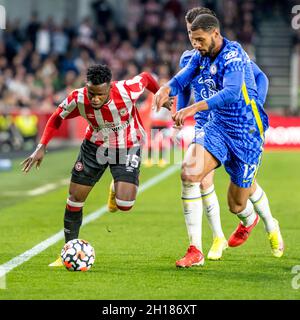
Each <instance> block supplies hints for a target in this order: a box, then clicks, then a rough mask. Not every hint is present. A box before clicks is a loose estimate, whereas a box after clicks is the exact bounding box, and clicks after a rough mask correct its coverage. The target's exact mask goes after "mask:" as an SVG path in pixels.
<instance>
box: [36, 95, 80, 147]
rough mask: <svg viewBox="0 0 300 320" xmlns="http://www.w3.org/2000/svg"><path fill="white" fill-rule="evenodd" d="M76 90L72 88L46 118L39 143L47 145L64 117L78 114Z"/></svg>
mask: <svg viewBox="0 0 300 320" xmlns="http://www.w3.org/2000/svg"><path fill="white" fill-rule="evenodd" d="M77 97H78V91H76V90H74V91H73V92H72V93H71V94H70V95H69V96H68V97H67V98H66V99H65V100H64V101H63V102H62V103H61V104H60V105H59V106H58V107H57V109H56V110H55V112H53V114H52V115H51V116H50V118H49V119H48V121H47V123H46V126H45V129H44V131H43V134H42V137H41V140H40V143H41V144H44V145H45V146H47V144H48V143H49V142H50V140H51V139H52V138H53V136H54V134H55V133H56V131H57V130H58V129H59V128H60V126H61V124H62V121H63V120H65V119H71V118H75V117H77V116H79V115H80V113H79V111H78V108H77Z"/></svg>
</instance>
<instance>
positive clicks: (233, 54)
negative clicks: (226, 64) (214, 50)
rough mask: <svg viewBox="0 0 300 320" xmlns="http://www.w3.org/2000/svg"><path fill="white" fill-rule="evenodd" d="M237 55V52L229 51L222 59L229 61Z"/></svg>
mask: <svg viewBox="0 0 300 320" xmlns="http://www.w3.org/2000/svg"><path fill="white" fill-rule="evenodd" d="M237 55H238V51H230V52H228V53H227V54H225V56H224V59H225V60H229V59H232V58H234V57H236V56H237Z"/></svg>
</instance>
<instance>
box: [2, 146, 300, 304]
mask: <svg viewBox="0 0 300 320" xmlns="http://www.w3.org/2000/svg"><path fill="white" fill-rule="evenodd" d="M77 152H78V149H77V148H76V149H70V150H67V151H60V152H49V153H48V154H47V155H46V157H45V159H44V161H43V164H42V166H41V169H40V170H39V171H36V170H32V172H30V173H29V174H27V175H25V174H23V173H21V171H20V167H19V162H20V160H18V161H15V162H14V166H13V170H12V171H11V172H0V179H1V180H0V181H1V192H0V203H1V207H0V221H1V223H0V236H1V255H0V265H1V264H3V263H5V262H7V261H9V260H10V259H12V258H14V257H16V256H18V255H20V254H22V253H23V252H25V251H26V250H28V249H30V248H32V247H34V246H35V245H37V244H38V243H40V242H41V241H43V240H45V239H47V238H49V237H50V236H52V235H53V234H55V233H57V232H58V231H59V230H61V229H62V228H63V213H64V207H65V203H66V198H67V195H68V189H67V185H65V186H60V187H58V188H56V189H55V190H53V191H49V192H47V193H44V194H41V195H37V196H29V195H28V194H27V193H26V192H28V191H29V190H32V189H35V188H38V187H41V186H43V185H45V184H49V183H57V182H59V181H60V180H62V179H66V178H68V177H69V173H70V169H71V166H72V164H73V162H74V160H75V159H76V156H77ZM299 163H300V153H297V152H295V153H293V152H285V153H280V152H269V153H268V152H267V153H265V154H264V157H263V164H262V167H261V169H260V171H259V174H258V181H259V183H260V184H261V186H262V187H263V188H264V190H265V191H266V193H267V195H268V197H269V201H270V204H271V209H272V212H273V215H274V216H275V217H276V218H278V220H279V221H280V225H281V231H282V235H283V237H284V240H285V245H286V249H285V253H284V256H283V257H282V258H280V259H278V258H274V257H273V256H272V255H271V251H270V247H269V243H268V240H267V236H266V233H265V231H264V228H263V223H262V221H261V222H260V223H259V224H258V226H257V227H256V228H255V229H254V230H253V233H252V234H251V237H250V238H249V239H248V241H247V242H246V243H245V244H244V245H243V246H241V247H238V248H229V249H228V250H226V251H225V252H224V255H223V258H222V260H221V261H208V260H206V261H205V265H204V266H203V267H193V268H189V269H176V268H175V260H176V259H178V258H181V257H182V256H183V254H184V253H185V251H186V249H187V246H188V240H187V234H186V229H185V223H184V218H183V213H182V208H181V200H180V192H181V187H180V179H179V170H178V171H176V172H175V173H173V174H172V175H170V176H169V177H167V178H166V179H165V180H163V181H161V182H159V183H158V184H157V185H154V186H152V187H151V188H149V189H147V190H146V191H144V192H143V193H141V194H140V195H139V196H138V199H137V201H136V204H135V207H134V209H133V210H132V211H131V212H130V213H122V212H116V213H105V214H104V215H103V216H101V217H100V218H99V219H97V220H96V221H94V222H91V223H90V224H87V225H85V226H84V227H82V229H81V233H80V237H81V238H83V239H86V240H88V241H90V243H91V244H92V245H93V246H94V248H95V251H96V262H95V264H94V266H93V267H92V269H91V270H90V271H88V272H83V273H81V272H69V271H67V270H66V269H64V268H49V267H48V264H49V263H50V262H52V261H53V260H54V259H56V258H57V256H58V254H59V253H60V250H61V248H62V246H63V240H61V241H59V242H57V243H56V244H54V245H53V246H51V247H49V248H48V249H46V250H45V251H43V252H42V253H40V254H38V255H37V256H34V257H33V258H32V259H30V260H28V261H27V262H25V263H23V264H21V265H20V266H18V267H17V268H15V269H13V270H12V271H10V272H9V273H8V274H7V275H6V277H5V279H4V280H5V283H6V289H1V290H0V300H19V299H20V300H21V299H25V300H27V299H33V300H35V299H42V300H44V299H45V300H48V299H54V300H56V299H81V300H85V299H92V300H95V299H97V300H107V299H111V300H117V299H125V300H135V299H142V300H154V299H158V300H169V299H176V300H177V299H183V300H202V299H209V300H211V299H280V300H283V299H285V300H286V299H289V300H298V299H299V298H300V288H299V289H297V287H298V286H300V279H298V278H294V277H297V275H296V274H293V273H292V268H293V267H294V266H296V265H300V255H299V253H300V241H299V226H300V206H299V199H300V188H299V185H300V184H299V181H300V171H299ZM163 170H165V169H160V168H158V167H152V168H150V169H146V168H143V167H142V168H141V184H142V183H144V182H145V181H147V180H148V179H150V178H152V177H154V176H155V175H158V174H160V173H161V172H162V171H163ZM110 179H111V178H110V173H109V171H107V172H106V173H105V175H104V176H103V178H102V180H101V181H100V182H99V183H98V184H97V185H96V187H95V188H94V189H93V191H92V192H91V194H90V196H89V198H88V200H87V201H86V204H85V209H84V210H85V212H84V215H87V214H89V213H91V212H93V211H95V210H97V209H99V208H100V207H102V206H103V205H105V203H106V199H107V193H108V186H109V183H110ZM228 183H229V179H228V175H227V174H226V173H225V171H224V169H223V168H220V169H218V170H217V172H216V177H215V187H216V191H217V194H218V197H219V201H220V206H221V219H222V224H223V229H224V232H225V235H226V237H228V236H229V235H230V234H231V232H232V231H233V230H234V229H235V228H236V226H237V224H238V219H237V218H236V217H234V216H233V215H232V214H231V213H229V211H228V208H227V204H226V194H227V186H228ZM211 241H212V234H211V231H210V229H209V226H208V224H207V220H206V217H205V216H204V217H203V248H204V253H205V254H207V252H208V250H209V247H210V245H211ZM299 268H300V267H299ZM293 278H294V280H293ZM4 280H3V279H2V281H4ZM292 283H294V284H295V283H296V284H298V286H296V287H295V286H294V288H293V286H292Z"/></svg>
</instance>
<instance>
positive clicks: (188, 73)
mask: <svg viewBox="0 0 300 320" xmlns="http://www.w3.org/2000/svg"><path fill="white" fill-rule="evenodd" d="M199 59H200V54H199V53H198V52H195V53H194V54H193V55H192V57H191V59H190V61H189V62H188V64H187V65H186V66H185V67H184V68H183V69H182V70H180V71H179V72H178V73H177V74H176V75H175V76H174V77H173V78H172V79H171V80H170V81H169V82H168V83H167V85H168V86H169V87H170V88H171V91H170V94H169V95H170V97H173V96H176V95H178V93H179V92H180V91H183V90H184V88H186V87H187V86H188V85H189V84H190V83H191V81H192V80H193V78H194V76H195V73H196V72H197V69H198V67H199Z"/></svg>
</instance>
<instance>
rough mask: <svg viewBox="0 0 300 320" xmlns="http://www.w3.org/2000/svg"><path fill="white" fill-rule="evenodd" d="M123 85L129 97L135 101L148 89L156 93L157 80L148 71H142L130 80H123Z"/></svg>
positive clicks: (157, 87)
mask: <svg viewBox="0 0 300 320" xmlns="http://www.w3.org/2000/svg"><path fill="white" fill-rule="evenodd" d="M125 87H126V89H127V91H128V93H129V96H130V99H131V100H132V101H133V102H135V101H136V100H137V99H138V98H139V97H140V96H141V95H142V94H143V92H144V91H145V89H148V90H149V91H151V92H152V93H156V92H157V90H158V89H159V85H158V83H157V81H156V80H155V79H154V78H153V76H152V75H151V74H150V73H148V72H142V73H140V74H139V75H137V76H135V77H134V78H132V79H130V80H126V81H125Z"/></svg>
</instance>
